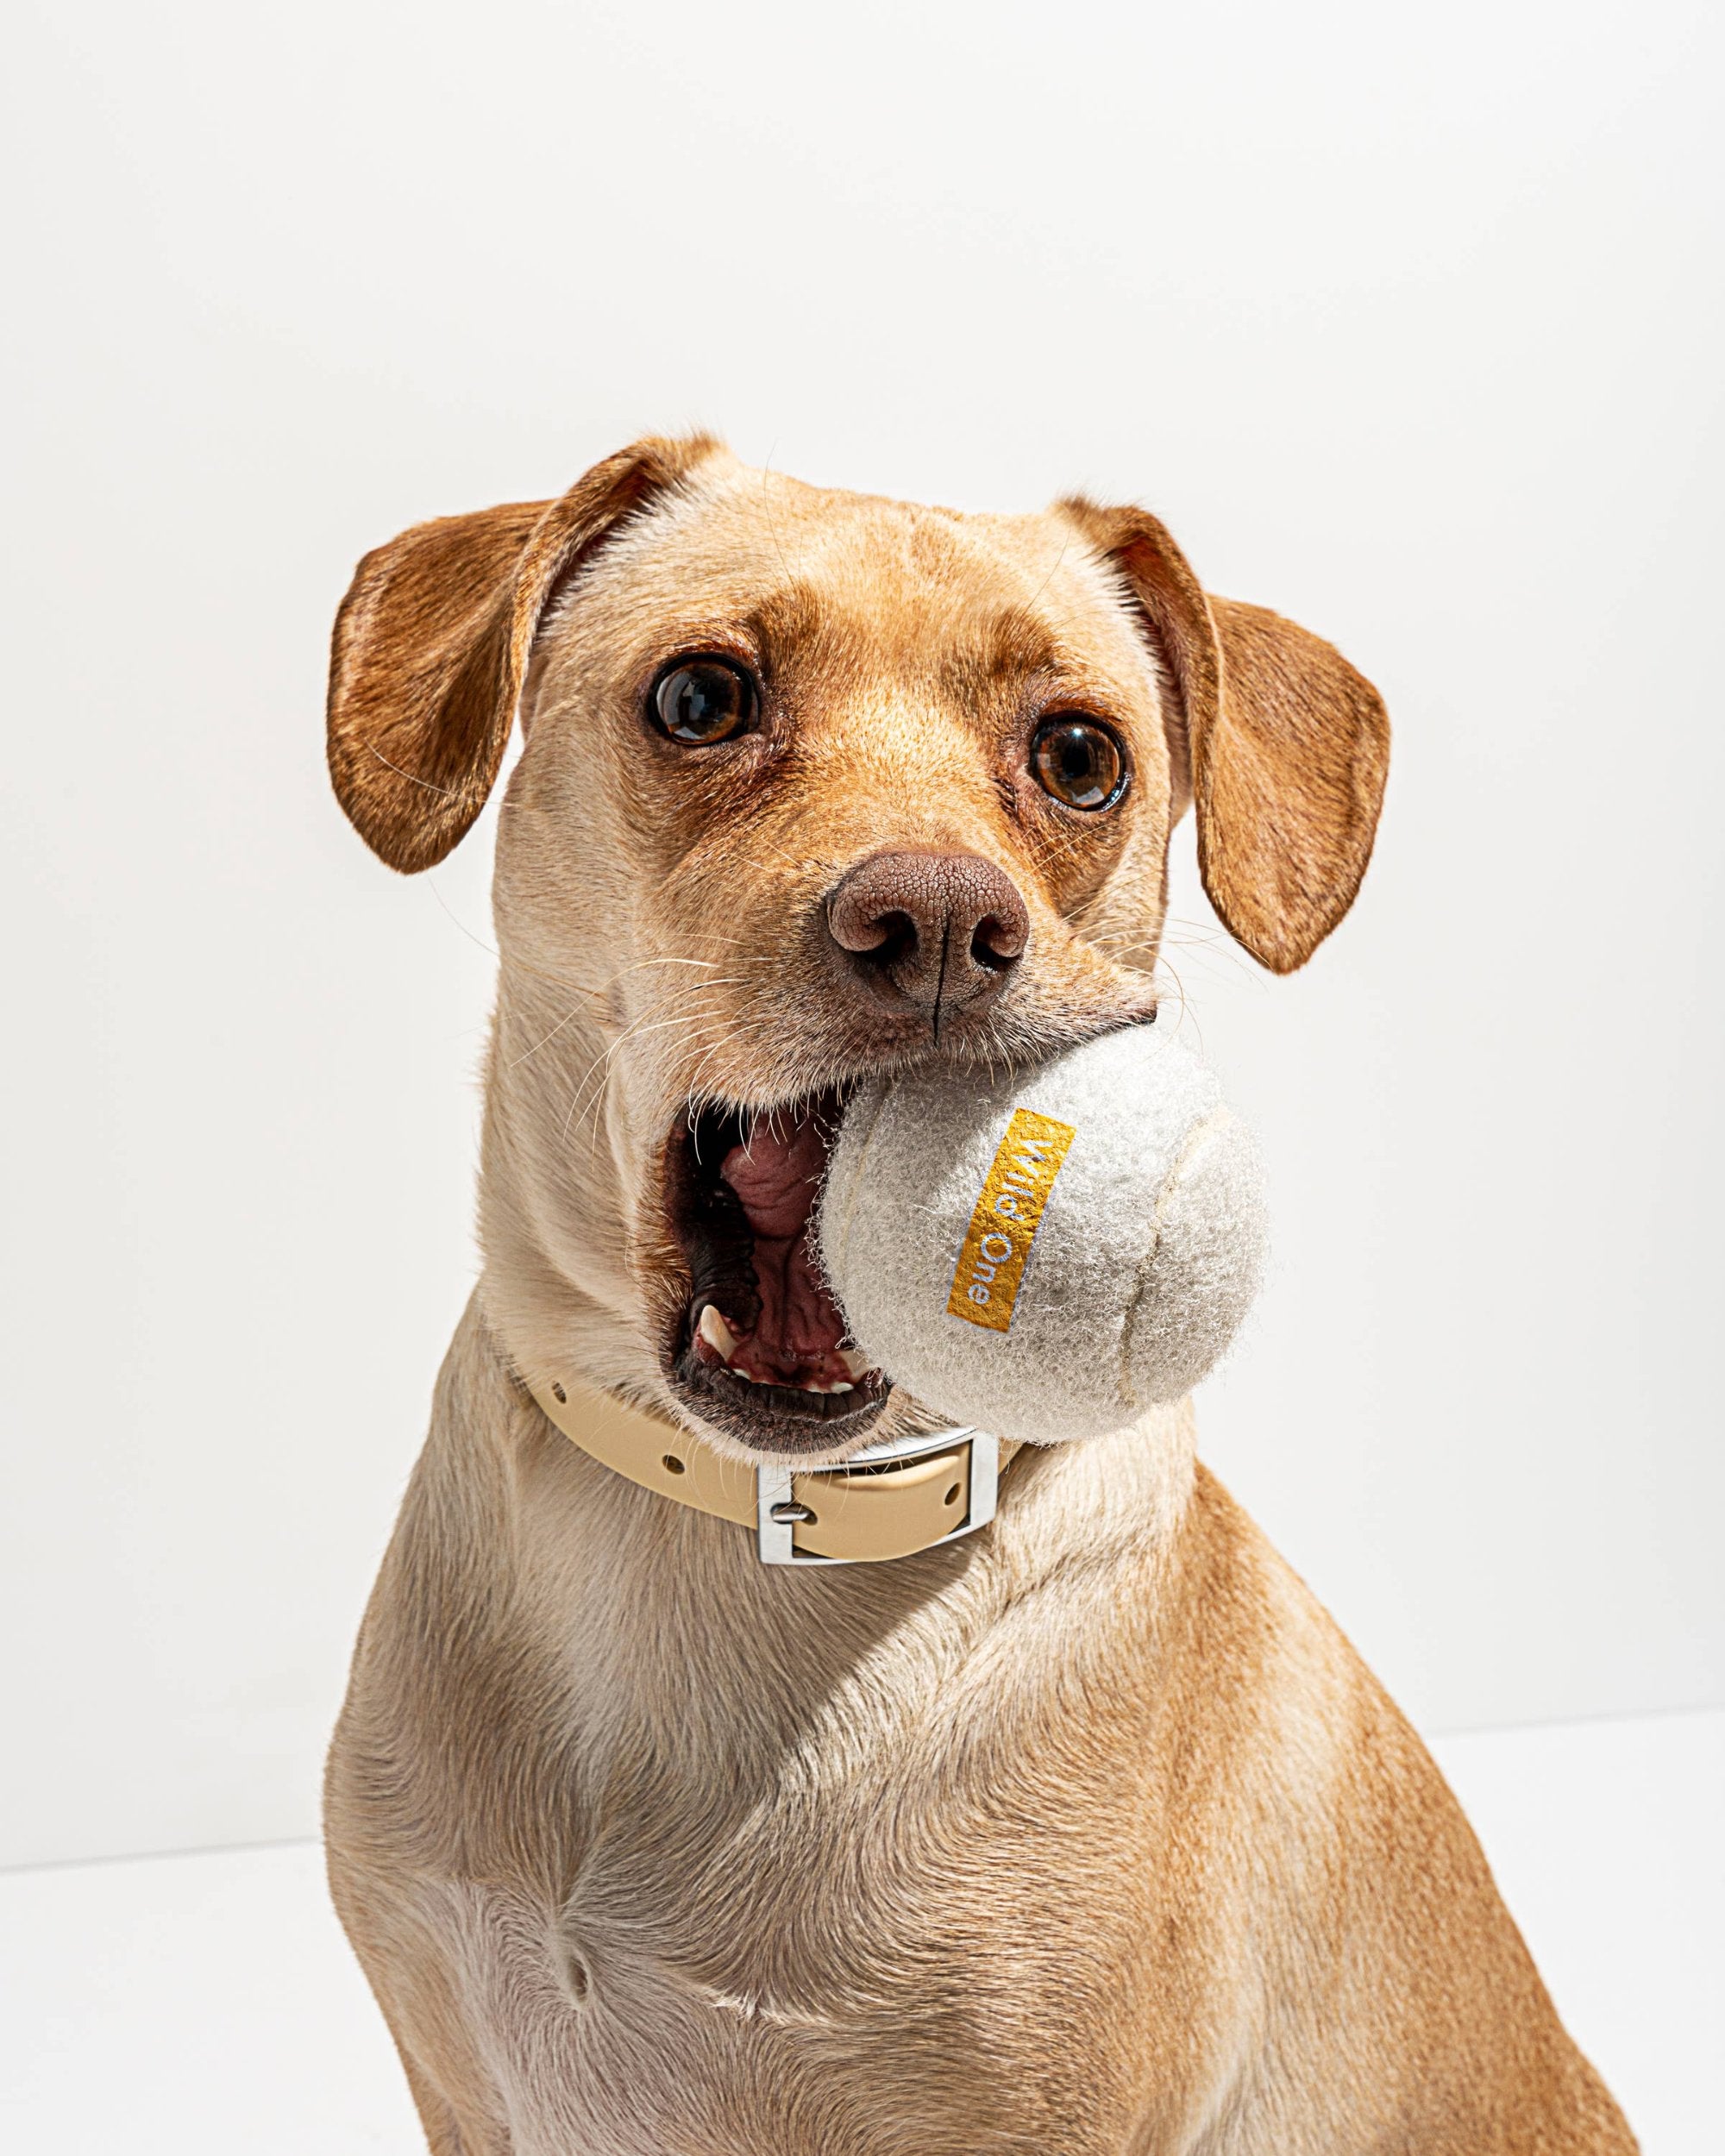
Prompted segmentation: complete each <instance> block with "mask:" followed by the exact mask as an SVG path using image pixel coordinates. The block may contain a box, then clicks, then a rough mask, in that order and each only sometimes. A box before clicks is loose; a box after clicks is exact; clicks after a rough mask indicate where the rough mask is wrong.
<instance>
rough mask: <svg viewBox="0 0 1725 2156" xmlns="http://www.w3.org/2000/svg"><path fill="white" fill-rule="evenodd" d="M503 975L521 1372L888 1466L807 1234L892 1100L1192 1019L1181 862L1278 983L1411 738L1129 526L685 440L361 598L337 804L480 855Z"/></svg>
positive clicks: (350, 615) (1333, 672) (506, 1232)
mask: <svg viewBox="0 0 1725 2156" xmlns="http://www.w3.org/2000/svg"><path fill="white" fill-rule="evenodd" d="M517 711H518V713H519V716H520V720H521V724H522V727H523V730H524V749H523V751H522V755H521V757H520V761H519V762H518V764H517V768H516V770H515V773H514V775H513V778H512V780H511V784H510V787H509V789H508V795H507V799H506V800H505V806H504V811H503V815H502V818H501V820H500V824H499V837H498V866H497V883H496V912H497V924H498V934H499V948H500V951H501V956H502V962H503V963H502V974H501V980H500V987H499V1002H498V1015H497V1025H496V1029H495V1035H494V1038H493V1043H492V1061H491V1069H490V1091H489V1100H488V1109H487V1127H486V1162H485V1173H484V1179H483V1203H482V1216H481V1217H482V1228H483V1235H484V1240H485V1244H486V1268H487V1282H488V1287H487V1303H488V1307H489V1309H490V1312H491V1314H492V1321H493V1323H494V1324H496V1325H497V1326H499V1330H500V1331H501V1332H502V1333H503V1335H504V1338H505V1340H506V1342H507V1343H508V1344H509V1346H510V1348H511V1351H512V1352H513V1353H514V1354H515V1355H516V1357H517V1360H518V1361H519V1362H520V1363H521V1365H522V1367H523V1368H524V1369H525V1370H527V1371H528V1372H529V1373H530V1374H532V1375H536V1376H548V1375H549V1374H550V1373H551V1372H553V1371H555V1369H557V1368H559V1367H561V1368H568V1366H569V1365H570V1363H571V1362H572V1361H573V1362H576V1363H579V1365H580V1367H582V1368H583V1369H586V1371H587V1372H588V1373H589V1374H590V1375H591V1376H593V1377H595V1378H596V1379H598V1380H599V1382H603V1383H610V1384H617V1385H623V1386H625V1387H630V1388H634V1389H636V1390H637V1391H638V1392H640V1393H642V1394H643V1395H645V1396H648V1397H650V1398H655V1399H656V1400H657V1401H658V1402H659V1403H660V1404H661V1405H668V1406H672V1407H675V1408H676V1409H677V1410H678V1411H679V1412H680V1413H681V1415H682V1416H683V1417H684V1418H685V1419H686V1420H693V1421H694V1422H695V1423H696V1424H698V1425H699V1426H700V1427H702V1428H703V1429H704V1430H706V1432H708V1433H709V1434H710V1435H713V1436H716V1437H717V1438H718V1439H719V1440H720V1441H721V1442H722V1443H728V1444H729V1445H731V1446H733V1447H736V1446H741V1447H743V1449H745V1450H746V1451H750V1453H759V1452H762V1451H767V1452H775V1453H781V1454H782V1453H800V1454H804V1455H811V1454H812V1455H819V1456H821V1457H831V1456H834V1455H838V1454H842V1453H844V1452H845V1451H850V1450H853V1449H854V1448H855V1447H856V1445H859V1444H861V1443H862V1442H864V1441H865V1440H866V1439H867V1438H870V1437H872V1436H875V1435H880V1434H882V1432H881V1428H880V1425H881V1418H882V1416H883V1414H888V1413H891V1412H892V1411H891V1410H890V1409H889V1408H888V1399H889V1395H890V1392H891V1388H890V1384H889V1382H888V1378H887V1377H886V1376H883V1374H882V1373H881V1372H879V1371H875V1370H870V1369H865V1368H863V1367H862V1365H861V1360H860V1358H859V1357H857V1356H856V1354H855V1353H854V1352H853V1351H851V1350H850V1349H849V1348H848V1347H847V1346H846V1344H845V1341H844V1333H843V1327H842V1321H841V1319H840V1318H839V1315H838V1313H837V1311H836V1309H835V1308H834V1307H833V1305H832V1303H831V1300H830V1298H829V1297H828V1296H827V1294H826V1293H825V1288H824V1286H823V1284H822V1282H821V1281H820V1279H819V1274H818V1270H817V1269H816V1267H815V1265H814V1263H813V1259H812V1243H811V1238H810V1236H809V1225H810V1220H811V1216H812V1209H813V1207H814V1206H815V1204H816V1202H817V1200H818V1195H819V1184H820V1179H821V1175H822V1171H823V1167H824V1163H825V1138H826V1133H827V1132H828V1131H830V1130H831V1127H832V1125H833V1121H834V1119H835V1117H836V1116H837V1113H838V1112H839V1109H840V1107H841V1106H842V1102H843V1098H844V1090H845V1088H846V1087H847V1086H848V1085H850V1083H851V1082H853V1081H855V1080H856V1078H857V1077H858V1076H859V1075H861V1074H862V1073H864V1072H868V1071H873V1070H878V1069H882V1068H884V1067H890V1066H894V1065H902V1064H906V1063H911V1062H928V1061H930V1060H931V1059H944V1060H946V1061H948V1062H951V1063H952V1064H954V1065H955V1066H956V1067H957V1068H960V1069H964V1068H973V1067H987V1068H989V1069H1000V1068H1001V1067H1002V1066H1006V1065H1010V1064H1013V1063H1015V1062H1029V1061H1033V1060H1037V1059H1039V1058H1041V1057H1043V1056H1047V1055H1049V1054H1051V1053H1052V1052H1053V1051H1054V1050H1057V1049H1059V1048H1061V1047H1063V1046H1066V1045H1068V1044H1071V1043H1073V1042H1075V1041H1077V1040H1081V1039H1083V1038H1085V1037H1088V1036H1090V1035H1092V1034H1095V1033H1096V1032H1098V1031H1103V1030H1105V1029H1107V1028H1109V1027H1113V1026H1118V1025H1129V1024H1131V1023H1132V1022H1134V1021H1135V1020H1138V1019H1142V1018H1145V1017H1146V1016H1148V1015H1149V1014H1150V1012H1151V1011H1152V1010H1153V1009H1154V989H1153V986H1152V982H1151V971H1152V968H1153V966H1154V963H1155V959H1156V954H1157V945H1158V942H1159V939H1160V937H1161V933H1162V924H1163V913H1164V903H1165V888H1166V859H1167V848H1168V837H1169V832H1170V829H1171V827H1172V825H1173V824H1174V823H1175V821H1176V818H1178V816H1179V815H1180V813H1181V812H1182V809H1183V808H1184V807H1185V806H1186V805H1188V803H1189V802H1190V803H1191V804H1193V805H1195V815H1196V820H1197V828H1198V848H1199V858H1200V862H1201V868H1202V871H1203V876H1204V882H1205V887H1206V888H1207V889H1208V892H1209V894H1210V897H1211V899H1212V901H1213V902H1214V906H1215V907H1216V910H1217V912H1219V913H1220V916H1221V918H1222V919H1223V921H1224V922H1225V923H1226V925H1227V926H1228V928H1229V929H1230V930H1231V931H1232V932H1233V934H1234V936H1235V937H1238V938H1239V941H1240V942H1241V943H1243V944H1245V947H1246V949H1247V950H1250V951H1251V952H1252V954H1253V955H1254V956H1256V957H1258V959H1260V960H1261V961H1262V962H1264V964H1265V965H1267V966H1269V967H1270V968H1273V969H1274V970H1276V971H1277V972H1287V971H1289V970H1290V969H1291V968H1294V967H1295V966H1298V965H1299V964H1301V963H1302V962H1303V961H1304V960H1305V959H1306V958H1307V957H1308V956H1310V954H1311V952H1312V951H1313V950H1314V948H1315V946H1316V945H1317V944H1318V943H1319V942H1320V941H1321V939H1322V938H1323V937H1325V936H1326V935H1327V933H1328V932H1329V931H1330V930H1331V929H1332V928H1333V927H1334V926H1335V924H1336V923H1337V922H1338V921H1339V919H1340V918H1341V917H1342V915H1343V914H1344V913H1345V912H1346V910H1347V908H1348V906H1349V905H1350V904H1351V903H1352V899H1353V895H1354V893H1355V891H1356V889H1357V888H1358V884H1359V880H1360V877H1361V875H1362V874H1363V873H1364V868H1365V863H1366V860H1367V857H1368V856H1369V854H1370V852H1371V841H1372V834H1373V830H1374V829H1375V826H1376V824H1377V811H1378V805H1379V801H1380V799H1381V796H1382V793H1383V778H1384V770H1385V764H1386V759H1387V745H1388V729H1387V725H1386V722H1385V719H1384V716H1383V707H1382V705H1381V704H1380V703H1379V701H1378V699H1377V695H1376V693H1375V692H1374V691H1373V690H1372V688H1371V686H1370V685H1369V684H1368V683H1367V682H1366V681H1364V680H1362V679H1361V677H1360V676H1359V675H1358V674H1356V673H1355V672H1354V670H1353V669H1352V667H1350V666H1349V665H1348V664H1347V662H1346V661H1345V660H1344V659H1342V658H1341V657H1340V655H1339V654H1338V653H1337V652H1335V651H1334V650H1333V649H1331V648H1330V647H1329V646H1328V645H1327V644H1325V643H1322V642H1320V641H1319V640H1318V639H1317V638H1315V637H1314V636H1309V635H1308V634H1307V633H1306V631H1305V630H1301V629H1298V628H1295V626H1294V625H1293V624H1291V623H1289V622H1286V621H1283V620H1282V619H1280V618H1279V617H1277V616H1276V615H1273V614H1270V613H1266V612H1265V611H1263V610H1262V609H1260V608H1257V607H1251V606H1243V605H1237V604H1235V603H1234V602H1232V601H1226V600H1220V599H1211V598H1208V597H1207V596H1206V594H1205V592H1204V591H1203V590H1202V588H1201V586H1200V585H1199V583H1198V581H1197V579H1196V578H1195V576H1194V574H1193V573H1192V570H1191V569H1190V567H1189V566H1188V564H1187V561H1186V560H1185V557H1184V556H1183V555H1182V554H1181V552H1180V550H1179V548H1177V547H1176V545H1175V543H1174V542H1173V541H1172V539H1171V538H1170V536H1169V535H1168V533H1167V532H1166V531H1165V530H1164V529H1163V527H1162V526H1161V525H1160V524H1159V523H1157V521H1156V519H1155V518H1154V517H1150V516H1147V515H1145V513H1144V512H1143V511H1138V510H1135V509H1104V508H1099V507H1096V506H1095V505H1092V504H1090V503H1088V502H1084V501H1078V500H1073V501H1067V502H1063V503H1062V504H1060V505H1058V506H1057V508H1056V509H1054V510H1052V511H1049V512H1048V513H1047V514H1045V515H1043V516H1032V517H967V516H959V515H957V514H955V513H953V512H952V511H945V510H938V509H922V508H915V507H910V506H906V505H903V504H900V503H896V502H889V501H883V500H877V499H875V498H871V497H868V496H862V495H855V494H843V493H833V492H824V491H822V490H819V489H817V488H813V487H808V486H801V485H799V484H797V483H795V482H793V481H791V480H788V479H780V478H778V477H777V476H775V475H768V474H766V473H760V472H756V471H750V470H748V469H745V468H743V467H741V466H739V465H738V464H737V462H736V461H734V460H733V459H732V458H731V457H730V456H729V455H728V454H726V453H725V452H724V450H722V449H721V448H718V445H717V444H715V443H713V442H709V441H706V440H693V441H686V442H669V441H648V442H641V443H638V444H637V446H636V447H635V448H631V449H629V450H626V451H624V453H623V454H621V455H618V456H615V457H612V458H611V459H609V460H607V461H606V462H605V463H603V464H601V465H599V466H597V467H595V468H594V469H593V471H592V472H590V473H587V474H586V477H585V478H584V479H580V481H579V482H578V483H577V484H576V485H575V486H574V487H573V488H571V490H570V491H569V492H568V493H567V494H566V495H564V496H563V497H562V498H561V499H560V500H558V501H555V502H532V503H524V504H517V505H508V506H505V507H503V508H499V509H493V510H487V511H481V512H480V513H479V514H477V515H474V516H471V517H451V518H448V519H446V520H443V521H442V522H439V523H431V524H424V525H421V526H419V527H417V529H416V530H411V531H409V532H406V533H405V534H404V535H403V536H401V537H400V538H399V539H397V540H394V541H393V542H391V543H390V544H389V545H387V546H386V547H382V548H379V549H378V550H377V551H376V552H375V553H373V554H371V555H367V557H366V559H365V561H363V562H362V563H361V566H360V568H359V571H358V573H357V575H356V576H355V578H354V584H353V586H352V589H351V590H350V592H348V598H347V599H346V601H345V603H344V605H343V606H342V611H341V614H340V617H339V618H338V620H337V623H336V637H335V649H334V656H333V661H332V669H331V683H330V701H329V757H330V768H331V772H332V774H333V776H334V779H335V784H336V793H338V795H339V796H340V798H341V800H342V805H343V807H344V808H345V809H346V810H347V812H348V815H349V816H350V817H351V818H352V819H353V821H354V824H355V825H356V826H357V827H358V829H359V830H360V831H361V834H362V836H363V837H365V839H366V840H367V843H369V844H370V845H371V846H372V847H373V849H374V850H375V851H376V852H377V853H379V854H380V856H382V857H383V859H384V860H385V861H386V862H389V863H390V864H391V865H392V867H394V868H400V869H404V870H413V869H419V868H429V867H430V866H431V865H432V864H433V863H434V862H437V861H440V860H441V859H442V857H443V856H444V855H445V854H446V853H448V852H449V849H450V848H451V847H452V846H454V845H455V843H456V841H457V840H458V839H459V838H460V837H461V834H462V833H463V832H464V831H465V830H467V827H468V826H469V824H472V822H473V820H474V818H475V817H476V816H477V815H478V813H479V811H480V807H481V806H482V805H483V803H484V801H485V799H486V794H487V793H488V791H489V790H490V787H491V786H492V781H493V780H494V779H495V777H496V774H497V772H498V768H499V764H500V762H501V761H502V757H503V754H504V750H505V746H506V745H507V743H508V740H509V736H510V732H511V727H512V726H513V724H514V723H515V719H516V716H517Z"/></svg>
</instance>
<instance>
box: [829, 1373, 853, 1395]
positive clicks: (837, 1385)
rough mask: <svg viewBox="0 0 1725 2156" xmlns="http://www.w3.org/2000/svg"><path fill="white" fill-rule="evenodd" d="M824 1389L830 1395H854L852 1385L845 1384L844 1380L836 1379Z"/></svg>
mask: <svg viewBox="0 0 1725 2156" xmlns="http://www.w3.org/2000/svg"><path fill="white" fill-rule="evenodd" d="M826 1389H827V1390H828V1392H830V1393H854V1392H855V1391H856V1387H855V1386H854V1385H850V1384H847V1383H846V1382H845V1381H844V1378H842V1377H836V1378H835V1379H834V1380H833V1382H831V1384H830V1385H829V1386H828V1387H827V1388H826Z"/></svg>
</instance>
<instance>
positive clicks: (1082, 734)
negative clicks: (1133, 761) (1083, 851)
mask: <svg viewBox="0 0 1725 2156" xmlns="http://www.w3.org/2000/svg"><path fill="white" fill-rule="evenodd" d="M1030 767H1031V769H1032V771H1033V772H1035V774H1036V779H1037V784H1038V786H1039V787H1041V788H1042V790H1043V792H1044V793H1051V794H1052V795H1053V796H1054V798H1055V799H1056V800H1057V801H1061V802H1063V803H1064V804H1065V805H1066V806H1067V807H1068V808H1075V809H1101V808H1112V807H1113V805H1114V803H1115V802H1116V801H1118V800H1119V799H1120V795H1121V794H1122V793H1124V792H1125V791H1126V758H1125V757H1124V756H1123V755H1121V754H1120V743H1119V742H1117V741H1116V740H1115V739H1114V737H1113V735H1112V734H1111V733H1110V732H1109V731H1108V730H1107V727H1106V726H1098V725H1097V724H1095V721H1094V720H1091V719H1088V718H1078V717H1076V715H1074V714H1073V713H1070V712H1067V713H1063V715H1062V716H1061V717H1060V718H1051V719H1045V720H1044V722H1043V724H1041V725H1040V726H1039V727H1038V729H1037V733H1036V739H1035V740H1034V741H1033V742H1032V743H1031V745H1030Z"/></svg>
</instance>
